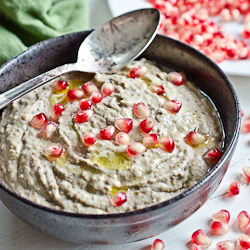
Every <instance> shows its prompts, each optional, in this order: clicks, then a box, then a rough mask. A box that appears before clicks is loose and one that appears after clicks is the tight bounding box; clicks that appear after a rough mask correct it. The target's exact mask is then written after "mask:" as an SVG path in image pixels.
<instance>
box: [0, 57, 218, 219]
mask: <svg viewBox="0 0 250 250" xmlns="http://www.w3.org/2000/svg"><path fill="white" fill-rule="evenodd" d="M0 130H1V133H0V145H1V146H0V147H1V151H0V152H1V158H0V161H1V162H0V178H1V181H2V182H3V183H4V184H5V185H7V186H8V187H9V188H10V189H12V190H13V191H14V192H16V193H17V194H19V195H21V196H22V197H25V198H27V199H28V200H31V201H33V202H36V203H38V204H41V205H44V206H46V207H50V208H55V209H59V210H64V211H71V212H76V213H84V214H106V213H120V212H126V211H132V210H136V209H141V208H145V207H148V206H151V205H153V204H157V203H159V202H162V201H165V200H167V199H170V198H171V197H173V196H176V195H178V194H180V193H181V192H183V191H184V190H186V189H188V188H190V187H191V186H193V185H194V184H195V183H197V182H198V181H200V180H201V179H202V178H203V177H204V176H205V175H206V173H207V172H208V171H209V168H210V167H211V166H212V165H214V164H215V163H216V162H217V161H218V160H219V159H220V157H221V154H222V153H221V151H220V150H221V145H222V140H223V136H222V128H221V124H220V120H219V118H218V114H217V112H216V110H215V108H214V106H213V105H212V103H211V102H210V101H209V99H208V98H207V97H206V96H204V95H203V94H202V93H201V92H200V90H199V89H197V88H196V87H195V86H194V85H193V84H192V83H191V82H189V81H188V80H187V79H185V76H184V75H183V74H180V73H177V72H172V73H167V72H165V71H164V70H162V69H160V68H159V67H157V66H156V65H155V64H154V63H152V62H151V61H148V60H146V59H141V60H139V61H134V62H131V63H130V64H129V65H127V66H126V67H125V68H123V69H122V70H121V71H119V72H117V73H113V74H98V73H97V74H95V75H86V74H80V73H71V74H68V75H64V76H61V77H60V78H57V79H55V80H53V81H52V82H50V83H48V84H46V85H44V86H42V87H40V88H39V89H37V90H35V91H33V92H31V93H29V94H27V95H25V96H23V97H22V98H20V99H19V100H16V101H15V102H13V103H12V104H11V105H9V106H8V107H7V108H6V109H5V110H4V111H3V113H2V118H1V128H0Z"/></svg>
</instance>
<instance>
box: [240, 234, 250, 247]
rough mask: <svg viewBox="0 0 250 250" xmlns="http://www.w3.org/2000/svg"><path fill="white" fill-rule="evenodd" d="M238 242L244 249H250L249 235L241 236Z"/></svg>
mask: <svg viewBox="0 0 250 250" xmlns="http://www.w3.org/2000/svg"><path fill="white" fill-rule="evenodd" d="M238 242H239V244H240V246H241V247H242V248H243V249H249V248H250V236H248V235H247V234H241V235H240V236H239V238H238Z"/></svg>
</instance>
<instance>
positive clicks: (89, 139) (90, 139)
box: [82, 132, 96, 147]
mask: <svg viewBox="0 0 250 250" xmlns="http://www.w3.org/2000/svg"><path fill="white" fill-rule="evenodd" d="M82 139H83V142H84V144H85V145H86V146H87V147H90V146H92V145H94V144H95V142H96V138H95V135H94V134H93V133H91V132H87V133H85V134H84V135H83V137H82Z"/></svg>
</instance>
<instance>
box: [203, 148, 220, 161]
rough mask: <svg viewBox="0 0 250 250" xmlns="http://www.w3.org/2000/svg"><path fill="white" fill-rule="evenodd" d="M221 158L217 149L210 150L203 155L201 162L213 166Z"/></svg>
mask: <svg viewBox="0 0 250 250" xmlns="http://www.w3.org/2000/svg"><path fill="white" fill-rule="evenodd" d="M221 157H222V153H221V151H220V150H219V149H218V148H211V149H209V150H208V151H207V152H206V153H205V154H204V155H203V160H204V161H205V162H206V163H207V164H208V165H215V164H216V163H217V162H218V161H219V160H220V158H221Z"/></svg>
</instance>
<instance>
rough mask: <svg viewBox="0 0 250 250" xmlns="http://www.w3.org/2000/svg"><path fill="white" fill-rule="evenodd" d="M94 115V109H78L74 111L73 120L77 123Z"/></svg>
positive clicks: (85, 120)
mask: <svg viewBox="0 0 250 250" xmlns="http://www.w3.org/2000/svg"><path fill="white" fill-rule="evenodd" d="M93 115H94V111H93V110H92V109H87V110H79V111H77V113H76V116H75V121H76V122H77V123H83V122H87V121H89V120H90V119H91V118H92V116H93Z"/></svg>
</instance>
